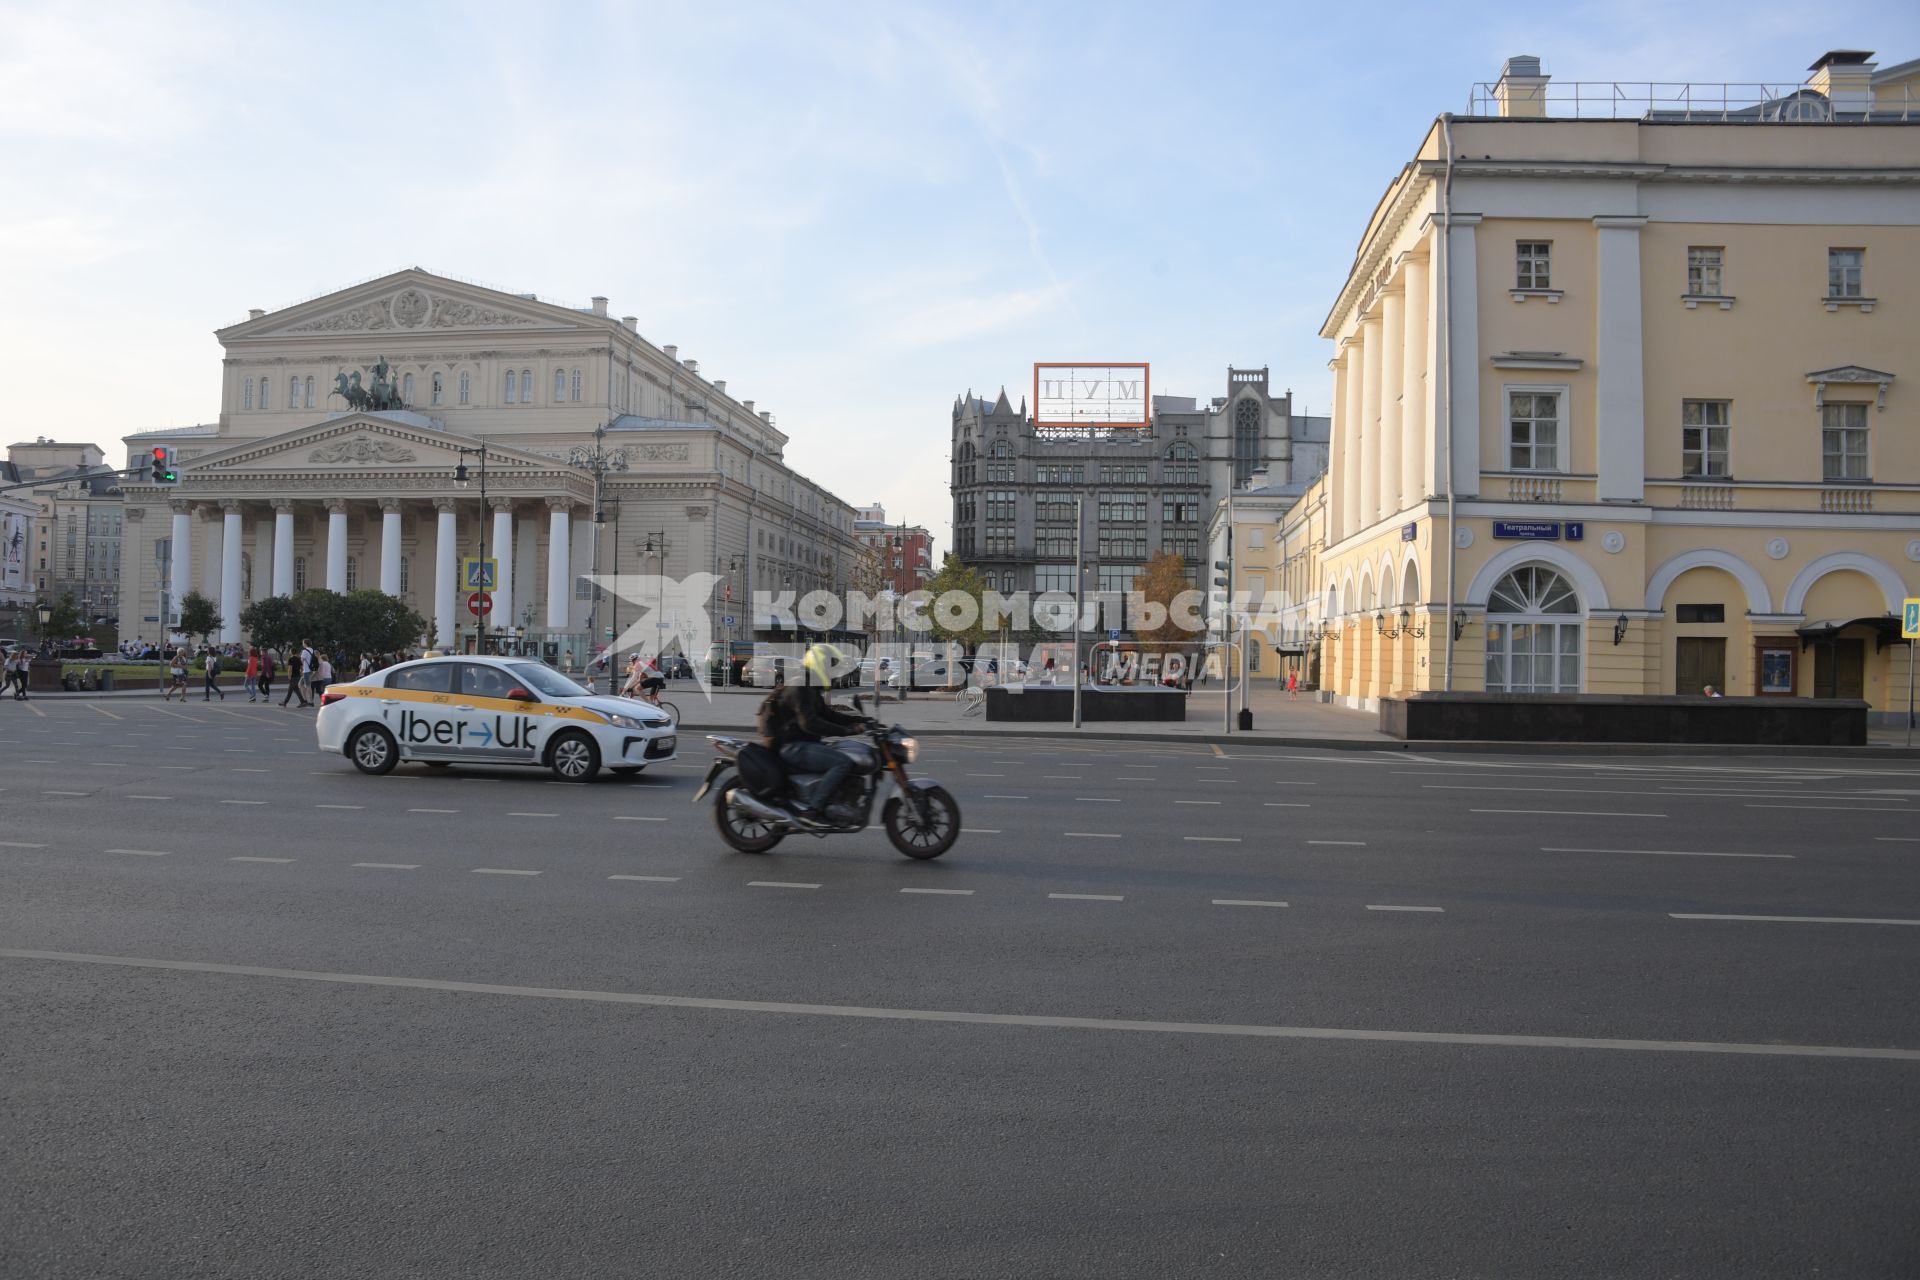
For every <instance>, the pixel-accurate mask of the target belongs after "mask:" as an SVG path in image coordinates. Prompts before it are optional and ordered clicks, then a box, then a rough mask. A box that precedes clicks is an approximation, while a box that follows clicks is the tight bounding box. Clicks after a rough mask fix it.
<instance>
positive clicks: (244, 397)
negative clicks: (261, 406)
mask: <svg viewBox="0 0 1920 1280" xmlns="http://www.w3.org/2000/svg"><path fill="white" fill-rule="evenodd" d="M240 407H241V408H242V409H251V408H253V379H252V378H248V379H247V380H246V381H245V382H243V383H241V384H240Z"/></svg>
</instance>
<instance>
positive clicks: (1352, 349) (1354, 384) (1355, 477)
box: [1339, 324, 1367, 538]
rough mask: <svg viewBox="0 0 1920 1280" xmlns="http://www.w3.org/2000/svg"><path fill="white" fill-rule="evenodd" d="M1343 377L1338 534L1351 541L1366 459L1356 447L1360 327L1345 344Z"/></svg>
mask: <svg viewBox="0 0 1920 1280" xmlns="http://www.w3.org/2000/svg"><path fill="white" fill-rule="evenodd" d="M1343 345H1344V346H1345V348H1346V359H1347V376H1346V379H1345V381H1344V382H1343V383H1342V391H1343V393H1344V396H1345V398H1344V399H1343V400H1342V401H1341V402H1340V440H1341V443H1342V444H1343V445H1345V451H1346V458H1347V460H1346V462H1345V463H1343V464H1342V465H1341V468H1340V533H1339V536H1340V537H1342V538H1346V537H1351V536H1352V535H1353V533H1354V532H1355V531H1356V530H1358V529H1359V528H1360V523H1361V521H1360V473H1361V472H1362V471H1365V470H1366V467H1367V462H1366V458H1365V457H1364V455H1363V454H1362V452H1361V444H1360V382H1361V374H1362V373H1363V370H1362V369H1361V367H1360V365H1361V358H1360V327H1359V325H1358V324H1356V325H1355V326H1354V330H1353V333H1352V334H1350V335H1349V336H1348V337H1347V339H1346V341H1345V343H1344V344H1343Z"/></svg>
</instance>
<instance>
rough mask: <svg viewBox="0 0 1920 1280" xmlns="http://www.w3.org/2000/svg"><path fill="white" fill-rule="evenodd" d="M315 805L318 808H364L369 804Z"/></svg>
mask: <svg viewBox="0 0 1920 1280" xmlns="http://www.w3.org/2000/svg"><path fill="white" fill-rule="evenodd" d="M313 807H314V808H316V809H364V808H366V807H367V806H365V805H363V804H317V805H315V806H313Z"/></svg>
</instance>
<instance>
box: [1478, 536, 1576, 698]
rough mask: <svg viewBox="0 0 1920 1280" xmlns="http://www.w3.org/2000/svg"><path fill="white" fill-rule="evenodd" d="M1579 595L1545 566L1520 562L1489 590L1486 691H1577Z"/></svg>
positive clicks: (1565, 581)
mask: <svg viewBox="0 0 1920 1280" xmlns="http://www.w3.org/2000/svg"><path fill="white" fill-rule="evenodd" d="M1584 626H1585V624H1584V621H1583V619H1582V617H1581V608H1580V597H1579V596H1578V595H1576V594H1575V593H1574V590H1573V588H1572V586H1570V585H1569V584H1568V583H1567V580H1566V579H1565V578H1563V577H1561V576H1560V575H1559V574H1558V573H1556V572H1555V571H1554V570H1552V569H1550V568H1548V567H1547V566H1546V565H1543V564H1528V565H1522V566H1520V567H1519V568H1518V569H1515V570H1514V571H1513V572H1512V573H1510V574H1508V575H1507V576H1506V577H1504V578H1502V579H1500V581H1499V582H1497V583H1495V584H1494V587H1493V590H1492V591H1490V592H1488V593H1487V692H1488V693H1578V692H1579V691H1580V633H1581V631H1582V630H1583V629H1584Z"/></svg>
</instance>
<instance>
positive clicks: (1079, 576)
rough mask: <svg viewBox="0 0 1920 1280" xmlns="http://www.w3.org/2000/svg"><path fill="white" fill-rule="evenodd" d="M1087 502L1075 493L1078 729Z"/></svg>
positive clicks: (1075, 692) (1076, 724) (1075, 700)
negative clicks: (1081, 611) (1085, 505)
mask: <svg viewBox="0 0 1920 1280" xmlns="http://www.w3.org/2000/svg"><path fill="white" fill-rule="evenodd" d="M1085 502H1086V499H1085V496H1084V495H1082V494H1078V493H1076V494H1074V495H1073V663H1072V666H1071V667H1070V668H1069V674H1070V675H1071V677H1072V679H1073V727H1074V728H1076V729H1078V728H1079V727H1080V610H1081V608H1082V607H1083V602H1084V601H1085V600H1086V572H1087V569H1086V552H1085V542H1086V529H1087V520H1086V513H1085V510H1084V504H1085Z"/></svg>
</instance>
